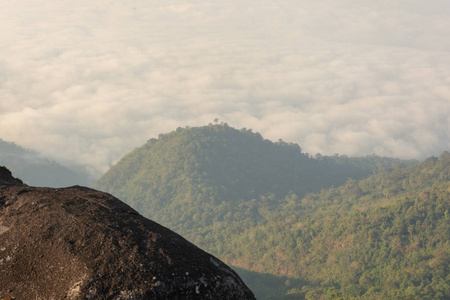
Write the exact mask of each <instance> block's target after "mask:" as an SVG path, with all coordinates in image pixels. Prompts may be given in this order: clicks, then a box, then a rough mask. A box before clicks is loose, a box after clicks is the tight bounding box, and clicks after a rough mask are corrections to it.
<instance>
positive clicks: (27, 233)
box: [0, 168, 255, 299]
mask: <svg viewBox="0 0 450 300" xmlns="http://www.w3.org/2000/svg"><path fill="white" fill-rule="evenodd" d="M8 174H9V175H8ZM0 180H1V181H0V299H1V298H8V297H15V299H255V298H254V296H253V293H252V292H251V291H250V290H249V289H248V288H247V287H246V286H245V284H244V283H243V282H242V280H241V279H240V278H239V276H238V275H237V274H236V273H235V272H234V271H233V270H231V269H230V268H229V267H228V266H227V265H225V264H224V263H222V262H221V261H220V260H219V259H217V258H215V257H213V256H211V255H209V254H208V253H206V252H204V251H202V250H201V249H199V248H197V247H196V246H194V245H193V244H191V243H189V242H188V241H186V240H185V239H184V238H182V237H181V236H179V235H178V234H176V233H174V232H172V231H170V230H169V229H167V228H165V227H163V226H161V225H159V224H157V223H155V222H153V221H151V220H148V219H146V218H144V217H142V216H141V215H139V214H138V213H137V212H136V211H135V210H133V209H132V208H131V207H129V206H128V205H126V204H124V203H123V202H121V201H120V200H118V199H117V198H115V197H113V196H111V195H109V194H106V193H102V192H99V191H96V190H93V189H88V188H85V187H80V186H74V187H69V188H62V189H53V188H37V187H29V186H25V185H23V184H22V183H21V182H20V181H17V179H15V178H13V177H12V176H11V174H10V173H8V172H7V169H6V170H5V169H3V168H0ZM12 184H16V185H12Z"/></svg>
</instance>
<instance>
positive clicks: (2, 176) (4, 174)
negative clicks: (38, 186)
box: [0, 166, 24, 185]
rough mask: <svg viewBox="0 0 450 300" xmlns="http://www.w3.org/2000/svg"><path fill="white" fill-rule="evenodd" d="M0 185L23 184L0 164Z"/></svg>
mask: <svg viewBox="0 0 450 300" xmlns="http://www.w3.org/2000/svg"><path fill="white" fill-rule="evenodd" d="M0 185H24V184H23V182H22V180H20V179H17V178H14V177H13V176H12V174H11V171H10V170H9V169H7V168H6V167H3V166H0Z"/></svg>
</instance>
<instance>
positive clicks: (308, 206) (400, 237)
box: [215, 152, 450, 299]
mask: <svg viewBox="0 0 450 300" xmlns="http://www.w3.org/2000/svg"><path fill="white" fill-rule="evenodd" d="M257 210H258V211H260V212H262V213H263V214H264V218H263V219H264V221H260V222H259V223H258V224H257V225H256V226H252V227H244V226H241V227H238V228H237V229H235V230H237V231H239V234H229V235H226V234H225V235H224V234H223V232H225V233H227V231H226V230H222V231H220V232H217V233H216V235H219V234H222V237H223V240H225V241H226V242H223V243H217V241H218V240H215V241H216V245H219V247H221V248H220V254H221V257H222V258H223V259H224V260H225V261H227V262H231V263H233V264H234V265H239V266H240V267H243V268H245V269H251V270H257V271H260V272H265V273H267V272H268V273H272V274H277V275H279V276H281V275H284V276H286V277H287V278H292V279H290V280H289V279H287V281H286V284H285V287H284V288H285V293H286V295H289V294H290V295H296V297H297V299H298V298H300V299H302V298H303V297H305V298H306V299H335V298H342V299H354V298H363V299H449V297H450V296H449V295H450V273H449V271H450V268H449V265H450V215H449V212H450V154H449V153H448V152H445V153H443V154H442V155H441V156H440V158H439V159H437V158H430V159H427V160H426V161H424V162H422V163H420V164H417V165H412V166H404V165H396V166H393V167H391V168H387V169H384V170H382V171H380V172H378V173H377V174H375V175H373V176H370V177H368V178H366V179H363V180H361V181H359V182H358V181H353V180H348V182H347V183H346V184H345V185H343V186H341V187H338V188H330V189H326V190H323V191H322V192H320V193H315V194H308V195H306V196H305V197H303V198H302V199H299V198H298V197H295V195H291V196H290V197H289V196H288V197H286V198H285V201H284V204H282V205H279V206H272V207H270V209H267V206H266V205H264V204H263V206H262V207H258V208H257ZM244 275H245V273H244ZM253 277H255V276H253ZM244 278H245V277H244ZM249 278H250V279H251V278H252V276H251V275H249ZM293 279H295V280H299V279H302V280H304V282H303V283H298V282H297V283H296V284H294V280H293ZM265 285H266V284H264V285H260V284H258V283H255V285H254V286H252V285H250V287H252V288H254V289H255V290H259V289H260V288H263V287H264V286H265ZM278 289H282V287H280V286H279V285H278ZM266 295H267V293H266ZM277 298H280V297H279V296H275V295H274V297H273V298H271V297H267V298H264V294H260V299H277Z"/></svg>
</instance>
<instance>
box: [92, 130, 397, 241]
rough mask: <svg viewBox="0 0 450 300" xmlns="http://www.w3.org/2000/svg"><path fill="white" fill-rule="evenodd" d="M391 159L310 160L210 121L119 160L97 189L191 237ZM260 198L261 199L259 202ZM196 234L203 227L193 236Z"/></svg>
mask: <svg viewBox="0 0 450 300" xmlns="http://www.w3.org/2000/svg"><path fill="white" fill-rule="evenodd" d="M392 161H393V160H390V159H382V158H377V157H368V158H365V159H349V158H347V157H341V156H334V157H322V156H321V157H320V158H317V159H313V158H311V157H310V156H309V155H307V154H303V153H302V152H301V149H300V147H299V146H298V145H297V144H290V143H285V142H283V141H279V142H276V143H273V142H271V141H269V140H265V139H263V138H262V136H261V135H260V134H258V133H253V132H252V131H251V130H246V129H242V130H236V129H234V128H231V127H229V126H227V125H226V124H225V125H209V126H203V127H196V128H185V129H182V128H178V129H177V130H176V131H174V132H171V133H169V134H161V135H160V136H159V138H158V139H151V140H149V141H148V142H147V143H146V144H144V145H143V146H142V147H140V148H137V149H135V150H134V151H132V152H131V153H129V154H128V155H126V156H125V157H124V158H122V159H121V160H120V161H119V162H118V163H117V164H116V165H115V166H113V167H112V168H111V169H110V170H109V171H108V172H107V173H106V174H105V175H103V176H102V177H101V178H100V179H99V180H98V181H97V183H96V185H95V186H96V187H97V188H99V189H102V190H105V191H108V192H110V193H112V194H114V195H116V196H118V197H120V198H121V199H124V200H125V201H127V202H128V203H129V204H131V205H132V206H134V207H135V208H137V209H138V210H139V211H140V212H141V213H143V214H144V215H146V216H148V217H150V218H152V219H154V220H156V221H157V222H160V223H162V224H163V225H165V226H168V227H170V228H171V229H173V230H176V231H178V232H180V233H183V234H184V235H186V234H188V237H189V238H194V237H200V236H202V235H203V234H204V233H205V232H208V231H210V230H211V229H210V228H206V227H210V226H212V225H213V224H216V223H217V222H240V221H241V220H242V218H247V214H250V215H251V217H252V218H251V220H252V222H257V221H258V218H260V216H259V214H255V215H253V212H255V211H254V210H252V209H244V208H243V207H242V206H243V205H244V206H248V205H251V204H249V203H251V202H252V201H253V202H254V201H257V200H258V201H266V202H269V203H268V205H278V203H277V201H278V199H279V197H284V196H285V195H286V194H288V193H294V194H296V195H298V196H302V195H305V194H306V193H308V192H318V191H320V190H321V189H322V188H327V187H330V186H333V185H334V186H338V185H341V184H344V183H345V182H346V180H347V178H349V177H352V178H362V177H365V176H367V175H368V174H370V173H372V171H373V169H374V168H376V166H377V165H380V164H384V165H389V164H390V163H392ZM262 196H267V197H268V198H267V197H265V198H264V199H267V200H260V198H261V197H262ZM191 231H192V232H191ZM199 231H204V232H203V233H201V234H200V235H199ZM191 233H192V234H191Z"/></svg>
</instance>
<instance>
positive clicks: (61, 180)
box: [0, 139, 91, 187]
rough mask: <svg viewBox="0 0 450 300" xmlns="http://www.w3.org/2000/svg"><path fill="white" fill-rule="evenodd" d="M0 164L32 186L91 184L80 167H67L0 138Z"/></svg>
mask: <svg viewBox="0 0 450 300" xmlns="http://www.w3.org/2000/svg"><path fill="white" fill-rule="evenodd" d="M0 165H1V166H6V167H7V168H8V169H10V170H11V171H12V173H13V174H14V176H16V177H18V178H20V179H22V180H23V181H24V182H25V183H26V184H28V185H33V186H48V187H63V186H70V185H75V184H78V185H85V186H89V185H90V184H91V182H90V179H89V176H88V174H87V172H86V171H85V170H83V169H82V168H81V167H78V168H74V167H71V168H68V167H66V166H63V165H61V164H59V163H57V162H55V161H53V160H50V159H47V158H44V157H42V156H41V155H40V154H39V153H38V152H36V151H33V150H30V149H26V148H23V147H21V146H18V145H16V144H15V143H12V142H6V141H3V140H2V139H0Z"/></svg>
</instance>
